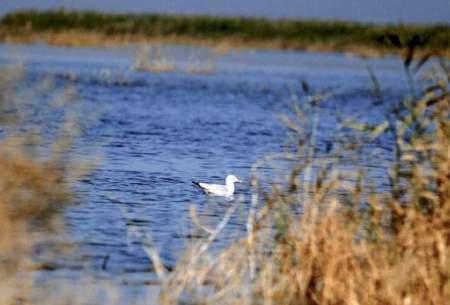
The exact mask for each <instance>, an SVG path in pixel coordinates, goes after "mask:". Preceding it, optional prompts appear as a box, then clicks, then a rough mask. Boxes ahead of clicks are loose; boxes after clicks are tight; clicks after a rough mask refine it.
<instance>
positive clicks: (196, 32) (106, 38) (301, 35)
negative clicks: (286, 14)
mask: <svg viewBox="0 0 450 305" xmlns="http://www.w3.org/2000/svg"><path fill="white" fill-rule="evenodd" d="M388 33H398V35H399V36H400V38H401V39H407V38H409V37H412V36H413V35H418V36H419V37H421V39H423V40H426V42H427V43H426V44H427V47H425V46H422V47H423V49H424V51H426V50H428V49H434V50H437V49H439V50H441V52H442V53H443V54H447V55H448V51H449V48H450V44H449V42H450V36H449V26H448V24H440V25H432V26H424V25H411V24H409V25H404V24H392V25H373V24H360V23H355V22H343V21H311V20H268V19H263V18H250V17H208V16H175V15H163V14H107V13H100V12H91V11H86V12H76V11H66V10H55V11H44V12H38V11H19V12H13V13H10V14H7V15H5V16H4V17H3V18H2V19H1V21H0V39H1V40H3V41H34V40H38V41H47V42H49V43H55V44H64V45H73V46H83V45H99V44H104V45H108V46H109V45H111V44H123V43H130V42H142V41H146V40H147V41H148V40H152V39H153V40H158V41H160V42H161V41H162V42H178V43H180V42H182V43H196V44H198V43H207V44H210V45H212V44H213V45H217V43H220V44H222V45H232V46H235V47H241V46H244V47H266V48H267V47H268V48H279V49H299V50H311V51H344V52H355V53H359V54H365V55H375V54H383V53H386V52H392V51H393V49H392V46H391V45H390V43H389V41H387V40H386V39H385V36H386V34H388Z"/></svg>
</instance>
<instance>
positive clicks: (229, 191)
mask: <svg viewBox="0 0 450 305" xmlns="http://www.w3.org/2000/svg"><path fill="white" fill-rule="evenodd" d="M192 182H193V183H194V184H195V185H197V186H198V187H200V188H201V189H202V190H203V191H204V192H205V193H206V194H210V195H215V196H223V197H232V196H233V194H234V183H235V182H242V181H241V180H239V178H238V177H236V176H235V175H228V176H227V178H226V179H225V185H223V184H209V183H203V182H196V181H192Z"/></svg>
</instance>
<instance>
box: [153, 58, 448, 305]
mask: <svg viewBox="0 0 450 305" xmlns="http://www.w3.org/2000/svg"><path fill="white" fill-rule="evenodd" d="M407 53H408V52H407ZM404 62H405V71H406V73H407V74H410V73H412V72H411V70H412V69H411V67H410V65H411V58H409V57H408V56H406V57H405V58H404ZM424 78H425V79H424V81H423V83H422V84H421V85H420V86H419V84H417V83H415V82H411V84H410V85H411V92H410V94H409V96H407V97H405V100H403V101H401V102H399V103H392V101H389V102H384V101H383V100H382V98H381V101H380V100H379V99H380V96H378V97H377V98H378V99H377V100H376V101H375V103H374V105H375V106H374V107H379V106H381V107H384V108H383V109H385V111H386V117H385V119H384V120H383V121H381V122H379V123H377V124H375V125H369V124H363V123H356V122H348V121H347V122H342V126H341V127H342V128H349V127H351V128H353V129H357V132H358V134H359V136H355V134H352V136H351V137H347V136H346V135H345V133H343V134H339V135H337V136H336V137H335V139H336V142H335V143H333V145H332V146H330V148H329V149H327V150H326V151H325V154H323V153H322V154H320V155H318V150H317V143H316V142H315V141H316V132H317V122H318V120H320V117H319V116H318V112H316V111H315V110H314V109H315V107H317V105H318V104H320V101H321V98H320V97H317V96H316V97H313V98H310V99H307V100H304V101H303V102H302V103H299V104H298V105H296V106H295V108H294V112H295V114H296V115H295V118H292V117H291V118H286V119H285V122H286V124H287V126H288V127H289V129H290V130H291V131H292V139H293V141H292V143H293V145H292V147H290V148H291V149H289V152H286V153H284V154H282V155H279V156H276V155H275V156H268V157H267V158H266V159H264V160H261V161H260V162H258V163H256V164H255V165H254V166H253V168H252V186H253V194H252V199H251V208H250V211H249V215H248V221H247V232H246V235H245V237H243V238H241V239H238V240H235V241H234V242H233V243H232V244H231V245H230V246H229V247H227V248H226V249H223V250H220V251H217V250H213V249H211V245H212V243H213V241H214V240H215V239H216V238H218V236H219V235H220V234H221V232H222V230H223V229H224V227H225V226H227V223H228V221H229V219H230V215H231V214H232V213H234V211H235V209H236V204H240V203H236V204H235V205H232V206H231V207H230V208H229V210H228V212H227V213H226V214H225V215H224V218H223V220H222V221H221V222H220V223H218V224H217V226H216V227H212V228H208V227H206V226H204V225H202V224H201V223H199V222H198V220H197V219H196V217H193V222H194V223H195V224H197V225H198V230H199V231H201V232H203V233H204V234H205V235H206V237H205V238H204V239H201V240H200V241H194V242H193V244H192V245H191V247H190V248H189V249H188V250H187V251H186V253H185V254H184V256H182V257H181V259H180V260H179V261H178V264H177V266H176V268H174V269H173V270H171V271H170V272H169V271H167V270H166V269H165V268H164V266H163V265H162V264H161V259H160V258H159V256H158V253H157V251H156V249H155V248H153V247H152V246H151V244H149V245H147V246H146V250H147V252H148V254H149V256H150V257H151V258H152V260H153V262H154V265H155V266H156V269H157V271H158V274H159V276H160V278H161V281H162V293H161V304H180V303H184V302H186V301H187V302H188V303H193V304H286V305H287V304H304V305H312V304H314V305H340V304H349V305H357V304H361V305H363V304H364V305H372V304H374V305H375V304H376V305H386V304H392V305H394V304H396V305H397V304H398V305H400V304H401V305H425V304H430V305H431V304H433V305H442V304H449V300H450V94H449V79H450V67H449V65H448V62H447V61H445V60H440V62H439V63H437V64H436V67H435V68H434V71H433V72H432V73H431V75H427V74H424ZM373 79H374V84H377V81H376V78H375V77H374V76H373ZM409 79H412V77H409ZM307 87H308V86H307V85H304V88H305V89H306V90H307ZM376 91H378V94H379V93H380V91H379V88H378V90H376ZM419 92H420V93H419ZM380 104H382V105H380ZM347 133H348V132H347ZM382 135H383V136H386V137H391V139H392V143H393V147H392V153H393V161H392V163H390V164H389V170H388V171H387V173H386V175H387V176H386V178H387V181H389V187H388V188H387V190H379V189H377V188H376V187H375V185H376V181H371V179H370V175H369V174H370V172H369V171H370V168H366V167H364V166H363V165H361V163H359V162H358V161H357V160H360V159H361V158H362V157H364V158H368V157H369V156H367V155H365V156H361V154H367V151H366V152H364V150H361V149H360V148H362V147H363V146H364V145H365V144H364V143H368V142H370V141H373V140H375V139H376V138H377V137H379V136H382ZM343 156H345V157H343ZM276 158H280V159H283V160H287V161H290V162H292V163H291V164H293V165H292V167H291V170H290V172H286V173H285V174H286V180H285V183H284V184H281V185H280V184H272V183H270V181H269V185H270V188H269V189H267V188H263V187H261V185H262V184H261V180H260V176H259V174H258V168H259V167H260V166H267V162H269V161H270V160H274V159H276ZM269 164H270V163H269ZM349 165H350V166H349ZM194 216H195V215H194Z"/></svg>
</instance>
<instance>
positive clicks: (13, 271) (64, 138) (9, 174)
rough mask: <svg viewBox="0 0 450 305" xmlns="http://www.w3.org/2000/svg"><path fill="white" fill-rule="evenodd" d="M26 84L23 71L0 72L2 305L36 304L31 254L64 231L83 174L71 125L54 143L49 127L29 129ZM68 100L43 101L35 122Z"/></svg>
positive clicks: (35, 267)
mask: <svg viewBox="0 0 450 305" xmlns="http://www.w3.org/2000/svg"><path fill="white" fill-rule="evenodd" d="M23 79H24V75H23V73H22V72H20V69H2V70H0V223H1V230H0V278H1V279H2V280H1V281H0V304H5V305H7V304H29V303H30V302H32V301H31V298H32V294H33V291H34V287H33V286H34V284H33V281H34V276H35V273H34V272H33V271H35V270H38V269H39V268H40V267H39V263H38V262H35V261H34V258H35V256H34V255H33V251H34V250H35V247H36V246H37V245H39V244H40V243H41V242H43V241H48V240H49V239H48V237H49V236H48V234H49V233H50V232H52V231H53V232H58V231H59V230H60V229H61V226H60V222H61V218H60V215H61V212H62V211H63V209H64V208H65V207H66V206H67V205H68V204H70V203H72V202H73V199H74V197H73V192H72V190H71V187H70V181H72V180H73V179H76V177H77V173H79V174H81V173H82V172H83V170H82V171H81V172H80V171H79V170H81V167H79V165H80V163H79V162H76V161H74V160H73V159H72V158H71V156H70V153H69V150H70V146H71V140H72V139H73V138H74V136H75V135H76V128H74V124H73V121H72V120H70V119H63V120H62V123H61V124H62V127H60V128H58V129H59V130H58V132H57V133H56V134H58V136H55V137H53V138H48V135H47V134H45V132H41V131H48V130H50V129H51V127H49V125H50V122H49V121H45V120H43V121H42V122H43V123H38V124H37V125H36V124H30V122H31V121H32V120H30V117H29V114H30V113H29V110H30V108H29V107H30V104H28V103H31V101H29V100H28V99H27V98H26V96H27V94H28V92H27V93H25V91H27V90H28V89H23ZM44 87H46V86H43V87H42V88H41V89H42V90H43V88H44ZM39 91H40V90H38V89H37V88H35V90H33V92H29V94H31V96H32V98H31V99H32V102H35V101H37V100H38V99H37V97H38V96H39V94H43V92H39ZM68 95H70V94H69V93H68V92H65V94H64V96H58V99H57V100H54V101H48V102H49V104H47V103H46V102H44V101H42V100H41V104H40V105H39V111H36V112H34V113H33V115H34V116H33V118H34V119H35V120H36V119H37V121H39V119H42V118H44V117H45V115H46V114H45V112H46V111H47V110H48V111H49V112H51V111H52V110H54V108H53V109H50V108H51V106H50V104H51V103H57V104H59V107H60V108H64V105H62V103H66V102H69V101H70V100H72V97H70V96H68ZM33 107H36V105H34V106H33ZM47 107H48V108H49V109H47ZM40 115H42V117H39V119H38V118H37V116H40ZM54 119H56V118H54ZM44 143H48V144H44ZM54 249H56V247H55V248H54Z"/></svg>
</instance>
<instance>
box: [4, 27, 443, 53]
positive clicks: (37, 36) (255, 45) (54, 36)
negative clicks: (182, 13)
mask: <svg viewBox="0 0 450 305" xmlns="http://www.w3.org/2000/svg"><path fill="white" fill-rule="evenodd" d="M0 43H4V44H9V45H31V44H36V43H43V44H46V45H50V46H59V47H70V48H105V49H107V48H122V47H128V46H133V45H134V46H139V45H152V44H155V45H177V44H178V45H186V46H199V47H208V48H211V49H212V50H213V52H214V53H216V54H219V55H225V54H227V53H229V52H231V51H236V50H240V49H260V50H278V51H301V52H307V53H324V54H327V53H328V54H329V53H337V54H343V55H349V56H359V57H365V58H383V57H387V56H398V55H400V51H399V50H396V49H392V48H377V47H373V46H365V45H357V44H349V45H345V46H336V45H335V44H333V43H326V42H315V43H310V44H304V43H298V42H297V43H287V42H286V41H283V40H272V41H260V40H247V41H243V40H239V39H232V38H225V39H205V38H194V37H187V36H179V35H170V36H165V37H163V36H154V37H147V36H144V35H113V36H111V35H105V34H102V33H96V32H87V31H73V30H70V31H65V32H49V31H45V32H28V33H20V34H15V33H14V34H4V35H2V33H0ZM429 52H432V50H431V49H419V50H416V53H417V54H419V55H422V54H426V53H429ZM439 55H440V56H442V57H445V58H450V49H444V50H440V51H439Z"/></svg>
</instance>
